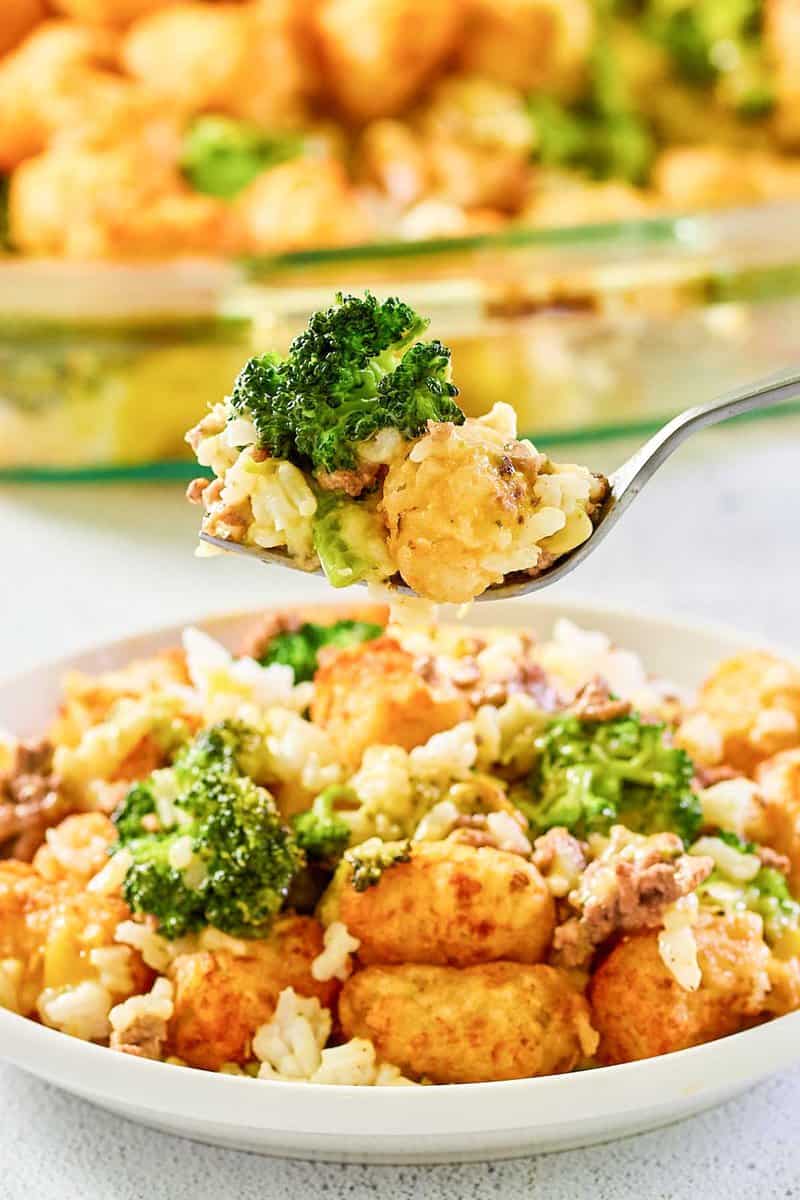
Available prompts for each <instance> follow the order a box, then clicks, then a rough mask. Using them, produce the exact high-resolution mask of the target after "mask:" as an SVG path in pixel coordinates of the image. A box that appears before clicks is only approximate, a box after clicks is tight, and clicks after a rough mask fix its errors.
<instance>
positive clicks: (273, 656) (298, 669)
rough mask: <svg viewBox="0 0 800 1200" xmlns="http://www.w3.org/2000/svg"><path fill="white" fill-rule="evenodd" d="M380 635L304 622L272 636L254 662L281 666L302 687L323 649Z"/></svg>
mask: <svg viewBox="0 0 800 1200" xmlns="http://www.w3.org/2000/svg"><path fill="white" fill-rule="evenodd" d="M382 633H383V626H382V625H373V624H372V623H371V622H370V621H349V620H344V621H334V623H333V624H332V625H316V624H314V623H313V622H310V621H306V622H305V623H304V624H303V625H301V626H300V628H299V629H287V630H285V631H284V632H283V633H276V634H275V636H274V637H273V638H272V640H271V641H270V643H269V645H268V646H267V648H266V650H265V651H264V653H263V654H262V655H261V657H260V658H259V660H258V661H259V662H260V663H261V665H262V666H263V667H268V666H270V665H271V664H272V663H283V664H284V665H286V666H288V667H291V668H292V670H293V671H294V681H295V683H305V682H306V681H307V680H309V679H313V678H314V676H315V675H316V673H317V665H318V655H319V652H320V650H321V649H322V648H323V646H356V645H358V644H359V643H360V642H369V641H372V639H373V638H377V637H380V636H381V634H382ZM323 794H324V793H323Z"/></svg>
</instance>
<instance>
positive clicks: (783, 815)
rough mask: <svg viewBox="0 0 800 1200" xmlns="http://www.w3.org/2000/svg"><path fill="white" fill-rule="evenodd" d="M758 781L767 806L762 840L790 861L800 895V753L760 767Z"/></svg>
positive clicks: (784, 754) (793, 882) (792, 881)
mask: <svg viewBox="0 0 800 1200" xmlns="http://www.w3.org/2000/svg"><path fill="white" fill-rule="evenodd" d="M755 779H756V783H757V784H758V785H759V787H760V788H761V799H762V802H763V824H762V826H761V828H760V835H761V838H762V840H763V841H764V842H765V843H766V845H768V846H771V847H772V849H773V850H777V851H778V853H779V854H785V855H786V857H787V858H788V859H789V862H790V863H791V872H790V874H789V883H790V885H791V888H792V891H794V892H800V749H796V750H784V751H783V752H782V753H781V754H776V755H775V757H774V758H768V759H767V760H766V761H765V762H762V763H759V765H758V766H757V767H756V772H755Z"/></svg>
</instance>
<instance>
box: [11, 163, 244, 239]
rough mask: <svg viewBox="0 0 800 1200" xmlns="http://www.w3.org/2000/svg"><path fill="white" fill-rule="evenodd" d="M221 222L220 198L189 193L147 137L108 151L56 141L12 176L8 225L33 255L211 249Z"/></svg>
mask: <svg viewBox="0 0 800 1200" xmlns="http://www.w3.org/2000/svg"><path fill="white" fill-rule="evenodd" d="M65 212H69V220H68V221H65V220H64V213H65ZM224 220H225V211H224V208H223V206H222V202H221V201H218V200H215V199H214V198H212V197H211V196H201V195H198V194H195V193H192V192H190V191H189V190H188V188H186V187H185V186H184V185H183V183H182V182H181V180H180V178H179V176H178V174H177V171H173V170H171V169H170V168H169V167H168V166H167V165H166V164H164V163H163V162H161V161H160V158H159V154H158V153H157V152H155V150H154V149H153V147H152V146H150V145H149V144H148V143H147V141H146V140H145V139H136V140H131V141H129V142H123V143H120V144H119V145H117V146H114V147H112V148H107V149H99V148H91V147H74V146H70V145H64V146H54V147H53V148H52V149H50V150H48V151H47V152H46V153H44V154H40V155H38V156H37V157H36V158H31V159H28V160H27V162H24V163H22V164H21V165H20V167H18V169H17V170H16V171H15V172H14V174H13V176H12V177H11V186H10V189H9V230H10V234H11V238H12V240H13V242H14V244H15V246H17V247H18V248H19V249H20V250H23V251H27V252H28V253H33V254H53V255H60V256H63V257H66V258H81V259H97V258H107V257H114V256H117V255H140V254H152V253H156V252H159V251H161V252H166V251H169V252H170V253H173V254H179V253H210V252H212V250H213V249H214V248H215V247H218V246H219V244H220V238H221V230H222V228H223V224H224Z"/></svg>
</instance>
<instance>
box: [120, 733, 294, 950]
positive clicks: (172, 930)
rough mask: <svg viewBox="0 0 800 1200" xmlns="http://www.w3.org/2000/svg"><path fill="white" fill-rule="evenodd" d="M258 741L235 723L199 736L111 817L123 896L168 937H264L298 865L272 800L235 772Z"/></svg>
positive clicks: (290, 838) (289, 836) (291, 841)
mask: <svg viewBox="0 0 800 1200" xmlns="http://www.w3.org/2000/svg"><path fill="white" fill-rule="evenodd" d="M256 741H257V735H256V733H255V731H253V730H250V729H249V728H248V727H247V726H242V725H237V724H233V723H228V722H223V723H222V724H219V725H215V726H212V728H210V729H207V730H204V731H203V732H202V733H201V734H199V735H198V736H197V738H195V740H194V741H193V742H191V743H190V744H189V745H188V746H186V747H185V748H184V749H183V750H182V751H181V752H180V753H179V755H178V757H177V758H176V760H175V764H174V767H173V768H172V769H171V770H161V771H156V772H154V773H153V775H151V776H150V778H149V779H148V780H145V781H144V782H142V783H139V784H136V785H134V787H133V788H131V790H130V792H129V793H128V795H127V797H126V799H125V800H124V801H123V803H122V805H121V806H120V808H119V809H118V810H117V812H116V813H115V814H114V823H115V825H116V827H117V830H118V832H119V842H118V843H117V847H116V848H117V849H125V850H127V851H128V852H129V853H130V854H131V855H132V856H133V864H132V865H131V867H130V868H129V869H128V872H127V874H126V876H125V880H124V883H123V889H122V890H123V895H124V897H125V899H126V900H127V902H128V904H129V905H130V906H131V908H132V909H133V910H134V911H135V912H141V913H150V914H151V915H152V916H154V917H156V918H157V920H158V923H159V929H160V930H161V932H162V933H163V934H164V935H165V936H167V937H179V936H181V935H182V934H184V933H188V932H191V931H192V930H196V929H199V928H202V927H203V926H204V925H215V926H216V927H217V928H218V929H222V930H224V931H225V932H226V933H230V934H233V935H235V936H237V937H263V936H264V935H265V934H266V933H267V931H268V930H269V927H270V924H271V922H272V918H273V917H274V916H275V914H276V913H277V912H278V911H279V910H280V908H281V907H282V905H283V903H284V900H285V898H286V895H287V893H288V890H289V885H290V884H291V881H292V878H293V876H294V875H295V874H296V872H297V871H298V870H299V869H300V868H301V867H302V865H303V862H304V856H303V853H302V851H301V850H300V848H299V847H298V845H297V844H296V842H295V839H294V837H293V836H292V834H291V833H290V831H289V830H288V829H286V828H285V826H284V825H283V824H282V822H281V818H280V814H279V812H278V809H277V807H276V805H275V802H274V800H273V799H272V797H271V796H270V794H269V792H267V791H266V790H265V789H264V788H262V787H259V786H258V785H257V784H256V783H254V782H253V780H252V779H251V778H250V777H249V776H248V775H246V774H245V773H244V772H243V770H242V767H243V764H244V763H245V762H247V761H248V759H249V758H250V757H251V756H252V755H253V748H254V744H255V742H256ZM146 818H147V819H146ZM179 843H180V844H179Z"/></svg>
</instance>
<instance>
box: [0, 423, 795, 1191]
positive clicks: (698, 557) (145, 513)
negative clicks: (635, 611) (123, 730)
mask: <svg viewBox="0 0 800 1200" xmlns="http://www.w3.org/2000/svg"><path fill="white" fill-rule="evenodd" d="M630 448H631V447H630V446H628V445H625V444H623V443H616V444H613V445H611V444H607V445H604V446H598V447H590V448H582V449H581V450H580V451H576V450H575V449H574V448H573V449H571V450H570V453H571V454H576V455H577V454H578V453H579V454H580V455H581V457H582V458H583V459H584V460H585V461H587V462H591V463H592V464H593V465H595V466H597V467H598V468H600V469H611V468H612V467H613V466H614V465H615V464H616V463H618V462H619V461H620V460H621V459H622V458H623V457H624V456H625V455H626V454H627V453H628V452H629V450H630ZM799 513H800V421H798V420H797V419H795V418H784V419H781V420H774V421H770V422H765V423H761V424H743V425H740V426H739V427H738V428H735V429H727V430H717V431H713V432H710V433H707V434H705V435H703V436H702V437H699V438H697V439H695V440H694V441H693V442H691V443H690V444H689V445H688V446H686V447H685V448H684V449H683V450H682V451H681V452H680V453H679V455H678V457H677V458H675V459H674V460H673V461H672V462H671V463H669V464H668V465H667V466H666V467H665V468H664V469H663V470H662V471H661V472H660V473H659V475H658V476H657V477H656V478H655V479H654V481H653V482H652V483H651V484H650V486H649V488H648V490H647V491H646V492H645V493H644V495H643V497H642V498H641V499H640V501H639V502H638V503H637V505H636V507H635V508H634V509H633V510H632V511H631V513H630V515H629V516H628V517H626V519H625V522H624V523H623V525H622V526H621V527H620V529H619V530H618V531H617V532H616V533H615V534H614V535H613V537H611V538H610V539H609V541H608V542H606V543H605V544H604V545H603V546H602V548H601V549H600V550H598V552H597V555H596V556H595V557H594V558H593V559H592V560H591V561H590V562H589V563H588V564H587V565H586V566H585V567H584V568H582V569H581V571H580V572H579V573H577V574H576V575H574V576H572V577H571V578H570V580H569V581H568V582H567V583H566V584H564V585H560V586H562V587H563V588H564V594H565V595H567V594H568V595H570V596H572V597H579V598H582V599H593V600H597V601H599V602H602V603H604V604H614V603H619V604H623V605H625V606H626V607H629V608H649V609H653V610H656V611H660V612H666V613H674V614H680V615H687V616H690V617H696V618H701V619H704V620H719V621H722V622H724V623H726V624H729V625H738V626H740V627H741V628H743V629H745V630H749V631H752V632H753V633H754V634H757V635H760V637H761V638H764V637H767V638H771V639H772V640H773V641H777V642H782V643H784V644H785V645H788V646H794V647H795V648H796V649H800V631H799V630H798V611H799V610H798V596H800V522H799V520H798V514H799ZM196 521H197V512H196V510H192V509H191V508H189V506H188V505H185V504H184V503H183V502H182V500H181V498H180V488H179V487H175V486H145V485H139V486H119V485H111V484H107V485H97V486H92V487H89V486H83V485H81V486H75V485H73V486H69V487H66V486H58V487H56V486H38V485H37V486H23V485H19V486H13V487H0V527H2V529H3V533H4V536H5V570H4V572H3V582H2V585H0V604H2V615H3V618H4V621H3V628H4V630H5V637H4V641H3V647H2V658H0V670H1V671H2V673H3V674H10V673H13V672H14V671H16V670H19V669H23V668H25V667H26V666H28V665H31V664H33V663H34V662H38V661H41V660H42V659H45V658H47V657H48V656H53V655H60V654H64V653H67V652H69V651H72V650H75V649H78V648H79V647H81V646H85V645H87V644H90V643H92V642H97V641H101V640H105V639H109V638H114V637H117V636H120V635H122V634H124V633H129V632H133V631H134V630H136V629H144V628H147V627H149V626H153V625H156V624H161V623H164V624H166V623H169V622H171V621H179V620H181V619H183V618H186V617H189V616H199V615H200V614H202V613H203V612H209V611H213V610H217V611H220V610H225V609H234V608H241V607H245V606H247V605H257V604H259V603H263V604H268V603H280V602H283V601H285V600H290V599H293V598H296V597H297V595H298V582H299V583H300V584H301V585H302V586H303V587H304V592H305V595H306V596H308V595H309V594H310V592H312V591H313V594H314V595H315V596H316V597H317V598H323V597H324V596H325V595H326V594H329V592H328V589H327V588H326V587H325V586H324V585H323V584H321V583H319V582H318V581H316V580H315V581H310V582H309V583H305V581H303V580H302V579H299V577H298V576H295V575H292V574H290V573H289V572H286V573H285V575H280V576H275V575H274V574H273V573H269V574H268V573H267V572H266V571H264V570H263V568H259V567H256V566H253V565H251V564H249V563H245V562H239V561H236V560H235V559H232V558H231V559H228V560H226V561H224V562H219V561H210V562H209V561H202V560H196V559H193V558H192V557H191V553H190V547H191V540H192V534H193V530H194V529H195V527H196ZM551 595H554V593H551ZM0 1104H1V1105H2V1112H3V1119H2V1122H0V1197H2V1200H225V1198H227V1197H236V1200H250V1198H251V1197H252V1198H253V1200H278V1198H281V1200H283V1198H285V1197H288V1196H297V1197H302V1198H303V1200H305V1197H312V1196H313V1197H321V1196H326V1197H327V1196H331V1197H339V1196H341V1197H352V1200H361V1198H362V1197H364V1198H366V1197H378V1200H384V1198H385V1200H389V1198H390V1197H391V1200H406V1198H407V1197H408V1198H409V1200H410V1198H411V1197H420V1196H424V1197H426V1198H430V1200H467V1198H475V1200H483V1198H488V1197H523V1196H524V1197H533V1196H536V1197H537V1198H539V1197H542V1198H546V1200H583V1198H584V1197H589V1196H591V1197H592V1200H622V1198H623V1197H624V1198H629V1197H636V1200H683V1198H684V1197H685V1198H686V1200H689V1198H690V1197H691V1200H695V1198H696V1197H697V1196H698V1195H701V1196H703V1197H704V1198H705V1200H717V1198H718V1197H719V1198H722V1197H725V1198H727V1197H732V1196H736V1197H737V1198H738V1197H741V1198H742V1200H750V1198H751V1197H752V1198H753V1200H755V1197H758V1200H779V1198H780V1200H783V1198H790V1197H792V1198H796V1200H800V1138H798V1136H797V1115H798V1113H800V1070H794V1071H791V1072H789V1073H787V1074H785V1075H782V1076H779V1077H777V1078H775V1079H773V1080H771V1081H769V1082H767V1083H765V1084H762V1085H761V1086H760V1087H758V1088H756V1089H755V1090H754V1091H753V1092H751V1093H750V1094H749V1095H747V1096H745V1097H743V1098H741V1099H738V1100H735V1101H733V1102H731V1103H729V1104H727V1105H725V1106H724V1107H722V1108H720V1109H717V1110H715V1111H712V1112H710V1113H707V1114H705V1115H703V1116H700V1117H696V1118H694V1119H692V1120H691V1121H688V1122H683V1123H682V1124H679V1125H673V1126H670V1127H669V1128H667V1129H664V1130H660V1131H658V1132H656V1133H651V1134H646V1135H644V1136H641V1137H637V1138H632V1139H629V1140H627V1141H624V1142H617V1143H614V1144H613V1145H609V1146H599V1147H594V1148H592V1149H588V1150H577V1151H570V1152H567V1153H565V1154H560V1155H551V1156H545V1157H539V1158H535V1159H534V1158H528V1159H522V1160H519V1161H517V1162H509V1163H496V1164H487V1165H472V1166H453V1167H446V1166H438V1167H397V1168H394V1167H359V1166H346V1167H344V1166H328V1165H322V1164H306V1163H291V1162H290V1163H283V1162H279V1161H276V1160H268V1159H262V1158H258V1157H256V1156H253V1155H248V1154H240V1153H237V1152H235V1151H228V1150H217V1149H214V1148H209V1147H204V1146H199V1145H196V1144H194V1143H191V1142H188V1141H183V1140H181V1139H178V1138H172V1137H167V1136H164V1135H162V1134H157V1133H154V1132H151V1131H149V1130H146V1129H143V1128H140V1127H138V1126H136V1125H133V1124H129V1123H128V1122H126V1121H123V1120H121V1119H120V1118H117V1117H112V1116H108V1115H106V1114H104V1113H102V1112H99V1111H97V1110H95V1109H93V1108H92V1107H90V1106H89V1105H87V1104H85V1103H83V1102H82V1101H79V1100H76V1099H73V1098H72V1097H68V1096H65V1095H63V1094H61V1093H59V1092H57V1091H55V1090H54V1089H52V1088H50V1087H49V1086H46V1085H44V1084H41V1083H38V1082H36V1081H34V1080H32V1079H29V1078H28V1077H26V1076H25V1075H23V1074H21V1073H19V1072H18V1071H16V1070H13V1069H11V1068H7V1067H0Z"/></svg>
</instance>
